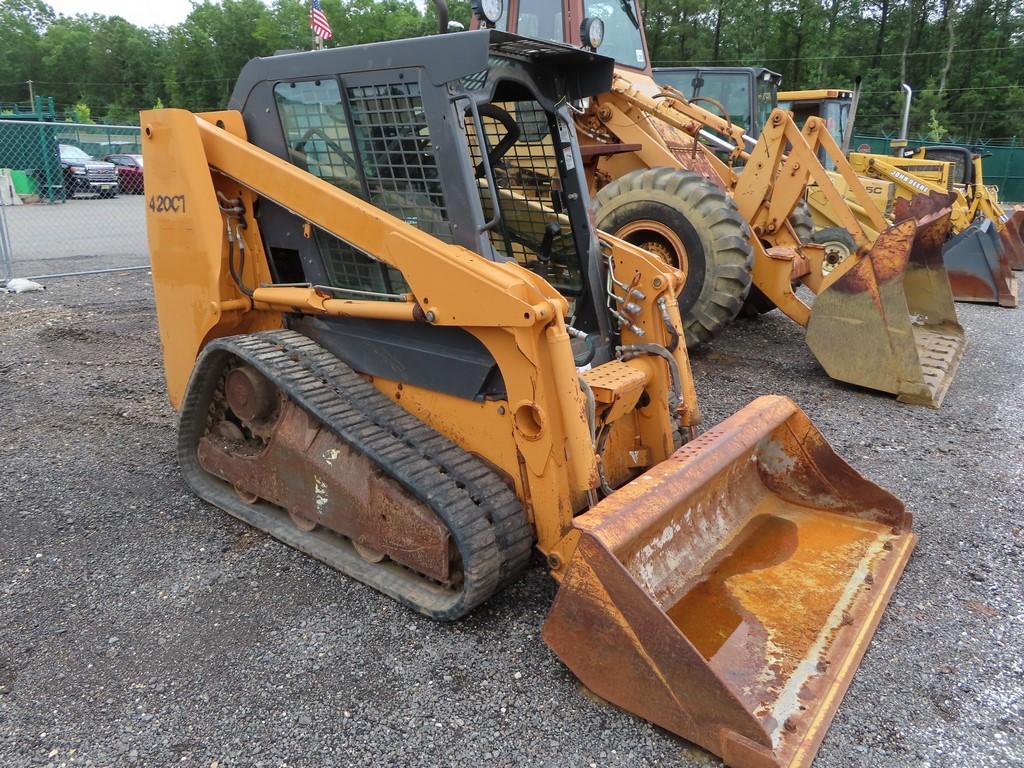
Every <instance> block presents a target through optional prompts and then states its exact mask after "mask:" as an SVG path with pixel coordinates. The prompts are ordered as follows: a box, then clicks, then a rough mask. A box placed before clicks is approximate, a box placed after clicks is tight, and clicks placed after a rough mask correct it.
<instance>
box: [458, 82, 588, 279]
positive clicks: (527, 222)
mask: <svg viewBox="0 0 1024 768" xmlns="http://www.w3.org/2000/svg"><path fill="white" fill-rule="evenodd" d="M480 120H481V124H482V127H483V136H481V137H478V136H477V135H476V134H477V132H476V129H475V127H474V125H473V121H472V118H471V117H469V116H467V118H466V135H467V138H468V140H469V148H470V155H471V156H472V159H473V163H474V165H475V166H476V177H477V185H478V187H479V190H480V199H481V203H482V205H483V208H484V214H485V217H486V218H490V217H491V216H492V215H493V204H492V202H491V194H490V190H488V188H487V185H488V182H487V179H486V172H485V167H484V162H483V160H484V157H485V156H486V157H487V158H489V162H490V165H491V167H492V170H493V175H494V183H495V185H496V187H497V190H496V192H497V197H498V204H499V206H500V208H501V222H500V224H499V225H498V226H497V227H495V228H494V229H493V230H491V242H492V244H493V245H494V247H495V249H496V250H497V251H498V252H499V253H501V254H503V255H505V256H508V257H511V258H514V259H515V260H516V261H518V262H519V263H520V264H522V265H523V266H525V267H526V268H527V269H531V270H533V271H535V272H538V273H540V274H546V277H547V279H548V280H549V281H550V282H551V283H552V284H553V285H554V286H555V287H556V288H557V289H558V290H559V291H561V292H563V293H570V294H572V293H578V292H579V291H580V290H582V287H583V280H582V275H581V274H580V266H579V256H578V254H577V252H576V244H575V240H574V238H573V233H572V226H571V222H570V220H569V214H568V209H567V206H566V205H565V202H564V199H563V191H562V179H561V175H560V172H559V168H558V160H557V156H556V154H555V152H556V150H555V145H554V142H553V141H552V132H551V131H552V125H551V121H550V118H549V115H548V113H547V112H546V111H545V110H544V109H543V108H542V107H541V106H540V105H539V104H538V103H537V102H535V101H532V100H524V101H515V102H503V103H494V104H488V105H484V106H482V107H481V108H480ZM546 240H547V241H548V242H547V245H548V247H547V248H546V249H545V245H546V242H545V241H546ZM545 250H546V251H547V255H548V256H549V262H548V263H547V264H546V265H545V264H543V263H542V260H541V257H542V256H543V255H544V252H545Z"/></svg>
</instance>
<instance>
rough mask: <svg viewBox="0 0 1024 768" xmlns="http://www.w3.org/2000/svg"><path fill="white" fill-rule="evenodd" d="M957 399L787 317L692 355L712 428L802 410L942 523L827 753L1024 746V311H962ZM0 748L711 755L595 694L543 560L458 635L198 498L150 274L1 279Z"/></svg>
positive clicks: (103, 755) (432, 761)
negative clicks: (893, 390) (183, 452)
mask: <svg viewBox="0 0 1024 768" xmlns="http://www.w3.org/2000/svg"><path fill="white" fill-rule="evenodd" d="M960 316H961V319H962V322H963V323H964V325H965V326H966V328H967V331H968V334H969V337H970V346H969V348H968V351H967V355H966V357H965V359H964V361H963V364H962V365H961V367H960V372H959V376H958V378H957V380H956V381H955V382H954V384H953V387H952V388H951V390H950V392H949V395H948V396H947V398H946V402H945V405H944V406H943V408H942V410H941V411H933V410H929V409H925V408H919V407H908V406H903V405H899V404H897V403H896V402H894V401H893V400H890V399H888V398H886V397H881V396H876V395H873V394H869V393H866V392H862V391H858V390H854V389H852V388H849V387H845V386H843V385H840V384H837V383H836V382H833V381H831V380H829V379H828V378H826V377H825V375H824V374H823V373H822V372H821V371H820V370H819V369H818V368H817V366H816V364H815V362H814V361H813V359H812V358H811V357H810V354H809V353H808V351H807V349H806V347H805V346H804V344H803V342H802V339H801V333H800V331H799V330H798V329H797V328H795V327H793V326H792V325H791V324H790V323H789V322H788V321H787V320H785V318H783V317H781V316H779V314H778V313H773V315H768V316H766V317H763V318H761V319H760V320H757V321H753V322H750V321H745V322H738V323H737V324H736V325H735V326H734V327H733V328H732V329H730V330H729V331H727V332H726V333H725V334H724V335H723V337H722V338H721V339H720V340H718V341H717V342H716V343H715V344H714V345H713V346H712V347H710V348H709V349H707V350H705V351H703V352H701V353H700V354H699V355H695V356H694V370H695V373H696V375H697V378H698V386H699V391H700V395H701V398H702V403H703V406H704V409H705V413H706V417H707V421H708V422H709V423H713V422H716V421H718V420H720V419H722V418H724V417H725V416H727V415H728V414H729V413H731V412H733V411H735V410H737V409H738V408H740V407H742V406H743V405H744V404H745V403H746V402H748V401H749V400H751V399H752V398H753V397H754V396H756V395H757V394H760V393H764V392H780V393H784V394H787V395H790V396H792V397H793V398H794V399H796V400H797V401H798V402H799V403H800V404H801V405H802V406H803V407H804V409H805V410H806V411H807V412H808V413H809V414H810V416H811V417H812V418H813V419H814V420H815V421H816V423H817V424H818V426H819V427H820V428H822V429H823V431H824V432H825V433H826V434H827V436H828V437H829V438H830V440H832V442H833V443H834V445H835V446H836V447H837V449H838V450H839V451H840V453H841V454H843V455H844V456H845V457H846V458H847V459H848V460H850V461H851V462H852V463H853V464H855V465H856V466H857V467H858V468H859V469H861V470H862V471H864V472H865V473H866V474H867V475H868V476H869V477H871V478H873V479H875V480H876V481H878V482H879V483H881V484H883V485H885V486H887V487H888V488H890V489H891V490H893V491H894V492H895V493H896V494H897V495H898V496H900V497H901V498H903V499H904V500H905V501H906V502H907V505H908V507H909V508H910V509H912V510H913V511H914V513H915V515H916V519H915V528H916V530H917V532H918V533H919V534H920V536H921V541H920V544H919V545H918V547H917V549H916V551H915V553H914V556H913V558H912V559H911V561H910V564H909V566H908V568H907V571H906V573H905V575H904V576H903V580H902V581H901V583H900V585H899V587H898V589H897V591H896V594H895V597H894V599H893V601H892V603H891V605H890V607H889V609H888V611H887V612H886V614H885V618H884V619H883V621H882V624H881V626H880V628H879V631H878V633H877V635H876V636H875V640H874V642H873V643H872V645H871V647H870V649H869V651H868V653H867V656H866V657H865V660H864V662H863V664H862V666H861V669H860V672H859V673H858V675H857V677H856V679H855V680H854V683H853V685H852V687H851V688H850V691H849V693H848V695H847V696H846V699H845V701H844V703H843V705H842V707H841V708H840V710H839V713H838V715H837V716H836V719H835V721H834V723H833V725H832V728H831V730H830V731H829V734H828V736H827V738H826V740H825V743H824V745H823V746H822V749H821V752H820V753H819V757H818V759H817V762H816V763H815V765H816V766H819V767H820V768H839V767H840V766H842V767H843V768H849V767H851V766H854V767H860V766H863V767H867V766H871V767H872V768H874V767H876V766H943V767H945V766H949V768H961V767H962V766H971V767H972V768H973V767H976V766H1009V765H1024V719H1022V717H1021V713H1022V703H1024V661H1022V655H1024V654H1022V649H1024V620H1022V617H1024V598H1022V594H1021V574H1022V573H1024V533H1022V525H1024V523H1022V521H1021V517H1020V511H1021V506H1022V504H1021V502H1022V495H1024V494H1022V490H1024V460H1022V457H1021V437H1020V435H1021V421H1022V419H1021V416H1022V413H1024V405H1022V403H1024V384H1022V382H1024V357H1022V355H1021V354H1020V348H1021V346H1020V345H1021V339H1022V338H1024V310H1021V311H1015V312H1014V311H1007V310H1001V309H996V308H989V307H972V306H965V305H960ZM0 413H2V414H3V421H2V427H0V428H2V429H3V436H2V437H0V467H2V468H3V490H2V497H0V498H2V500H3V501H2V507H0V508H2V510H3V523H4V528H5V530H4V535H3V536H2V537H0V765H2V766H29V765H32V766H46V765H51V766H63V765H76V766H77V765H92V766H123V765H132V764H134V765H140V766H143V765H151V766H163V765H170V764H185V765H194V766H202V767H203V768H209V767H210V766H214V765H217V766H249V765H254V766H261V765H262V766H268V767H270V766H274V767H277V766H284V765H287V766H328V765H359V766H363V765H401V766H406V765H410V766H413V765H416V766H419V765H423V766H438V765H442V766H447V765H453V766H463V765H477V764H488V765H496V766H522V765H530V766H534V765H559V766H595V765H596V766H646V765H661V766H712V765H717V764H718V763H717V761H716V760H715V759H714V758H712V757H711V756H709V755H707V754H706V753H704V752H702V751H701V750H699V749H697V748H695V747H692V746H689V745H687V744H686V743H685V742H683V741H680V740H679V739H676V738H675V737H673V736H671V735H669V734H667V733H665V732H663V731H661V730H659V729H657V728H655V727H653V726H651V725H649V724H646V723H644V722H641V721H640V720H638V719H636V718H634V717H632V716H630V715H627V714H625V713H623V712H621V711H619V710H616V709H614V708H611V707H609V706H607V705H604V704H602V703H600V702H597V701H595V700H594V699H593V698H591V697H588V696H586V695H584V694H583V693H582V691H581V689H580V687H579V686H578V684H577V683H576V682H575V681H574V678H573V677H572V675H570V674H569V672H568V671H567V670H566V669H565V668H564V667H563V666H562V665H561V664H560V663H559V662H558V661H557V660H556V659H555V657H554V656H553V654H551V653H550V652H549V651H548V650H547V648H546V646H545V645H544V643H543V642H542V640H541V639H540V637H539V632H540V628H541V624H542V621H543V619H544V615H545V613H546V611H547V607H548V605H549V604H550V603H551V600H552V597H553V595H554V587H553V585H552V583H551V581H550V580H549V578H548V577H547V576H546V574H545V572H544V570H543V568H542V567H541V566H540V564H539V562H538V563H535V565H534V567H533V568H532V569H531V570H530V571H529V573H528V574H527V575H526V577H525V578H524V579H523V580H522V581H521V582H519V583H518V584H516V585H515V586H513V587H512V588H510V589H508V590H506V591H505V592H503V593H502V594H501V595H499V596H497V597H496V598H495V599H493V600H491V601H490V602H489V603H488V604H487V605H485V606H484V607H483V608H481V609H480V610H478V611H476V612H475V613H474V614H473V615H472V616H471V617H470V618H468V619H466V620H464V621H462V622H459V623H457V624H438V623H433V622H431V621H429V620H426V619H421V618H418V617H417V616H415V615H413V614H411V613H409V612H407V611H405V610H403V609H401V608H399V607H398V606H396V605H395V604H394V603H392V602H390V601H389V600H387V599H385V598H383V597H381V596H379V595H377V594H376V593H374V592H372V591H370V590H369V589H367V588H364V587H361V586H359V585H358V584H355V583H354V582H352V581H350V580H348V579H346V578H344V577H341V576H338V575H336V574H335V573H334V572H332V571H331V570H329V569H328V568H326V567H325V566H322V565H320V564H318V563H316V562H314V561H312V560H310V559H307V558H305V557H303V556H302V555H300V554H298V553H297V552H295V551H293V550H291V549H289V548H287V547H285V546H283V545H280V544H277V543H275V542H274V541H272V540H271V539H269V538H267V537H266V536H264V535H262V534H260V533H257V532H254V531H253V530H251V529H249V528H247V527H246V526H244V525H243V524H242V523H239V522H237V521H235V520H234V519H233V518H230V517H229V516H227V515H226V514H224V513H222V512H219V511H218V510H216V509H214V508H212V507H210V506H208V505H206V504H204V503H202V502H200V501H198V500H197V499H196V498H194V497H193V496H192V495H191V494H190V493H189V492H188V491H187V490H186V489H185V488H184V486H183V484H182V482H181V480H180V479H179V476H178V471H177V468H176V465H175V460H174V439H175V438H174V432H175V416H174V413H173V412H172V410H171V409H170V407H169V406H168V405H167V403H166V400H165V397H164V392H163V381H162V372H161V364H160V359H159V342H158V339H157V334H156V324H155V319H154V314H153V309H152V298H151V291H150V288H149V283H148V278H147V277H146V276H145V275H144V274H127V275H123V276H121V277H119V278H117V279H115V280H113V281H111V280H104V279H102V278H87V279H83V280H80V281H78V282H71V281H54V282H52V283H51V284H50V286H49V290H48V291H47V292H46V293H44V294H23V295H21V296H0Z"/></svg>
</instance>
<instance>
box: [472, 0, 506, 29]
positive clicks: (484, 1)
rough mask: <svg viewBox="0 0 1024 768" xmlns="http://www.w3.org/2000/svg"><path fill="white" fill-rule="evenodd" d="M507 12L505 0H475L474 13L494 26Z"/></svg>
mask: <svg viewBox="0 0 1024 768" xmlns="http://www.w3.org/2000/svg"><path fill="white" fill-rule="evenodd" d="M504 12H505V0H473V13H475V14H476V15H477V16H478V17H479V18H481V19H483V20H484V21H485V22H487V24H489V25H491V26H493V25H495V24H497V23H498V21H499V20H500V19H501V15H502V14H503V13H504Z"/></svg>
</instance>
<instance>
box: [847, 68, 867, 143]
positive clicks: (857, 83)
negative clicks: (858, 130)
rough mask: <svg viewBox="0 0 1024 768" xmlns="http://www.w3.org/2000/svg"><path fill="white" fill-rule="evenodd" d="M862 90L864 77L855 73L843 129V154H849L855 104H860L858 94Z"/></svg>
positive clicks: (855, 115)
mask: <svg viewBox="0 0 1024 768" xmlns="http://www.w3.org/2000/svg"><path fill="white" fill-rule="evenodd" d="M862 90H864V78H862V77H861V76H860V75H857V77H856V79H855V80H854V81H853V100H852V101H851V102H850V114H849V115H847V117H846V129H845V130H844V131H843V146H842V150H843V154H844V155H848V154H850V144H851V143H852V142H853V125H854V123H856V122H857V106H858V105H859V104H860V94H861V91H862Z"/></svg>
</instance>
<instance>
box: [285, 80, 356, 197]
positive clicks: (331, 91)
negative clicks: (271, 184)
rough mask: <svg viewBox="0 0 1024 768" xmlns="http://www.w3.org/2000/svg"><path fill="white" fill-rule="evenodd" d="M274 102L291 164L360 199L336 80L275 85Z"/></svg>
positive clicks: (354, 160)
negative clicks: (275, 102)
mask: <svg viewBox="0 0 1024 768" xmlns="http://www.w3.org/2000/svg"><path fill="white" fill-rule="evenodd" d="M274 98H275V100H276V101H277V110H278V112H279V113H280V115H281V123H282V125H283V127H284V132H285V140H286V141H287V142H288V156H289V158H290V159H291V161H292V162H293V163H294V164H295V165H297V166H299V167H300V168H305V169H306V170H307V171H309V172H310V173H312V174H314V175H316V176H319V177H320V178H321V179H323V180H324V181H329V182H330V183H331V184H334V186H336V187H340V188H341V189H344V190H345V191H346V192H350V193H352V194H355V195H359V196H360V197H362V196H363V188H362V184H361V183H360V180H359V170H358V167H359V166H358V163H357V162H356V159H355V156H354V153H353V150H352V139H351V136H350V135H349V129H348V121H347V120H346V119H345V109H344V106H343V105H342V103H341V93H340V91H339V89H338V82H337V81H336V80H333V79H330V80H312V81H307V82H297V83H278V84H277V85H276V86H274Z"/></svg>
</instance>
